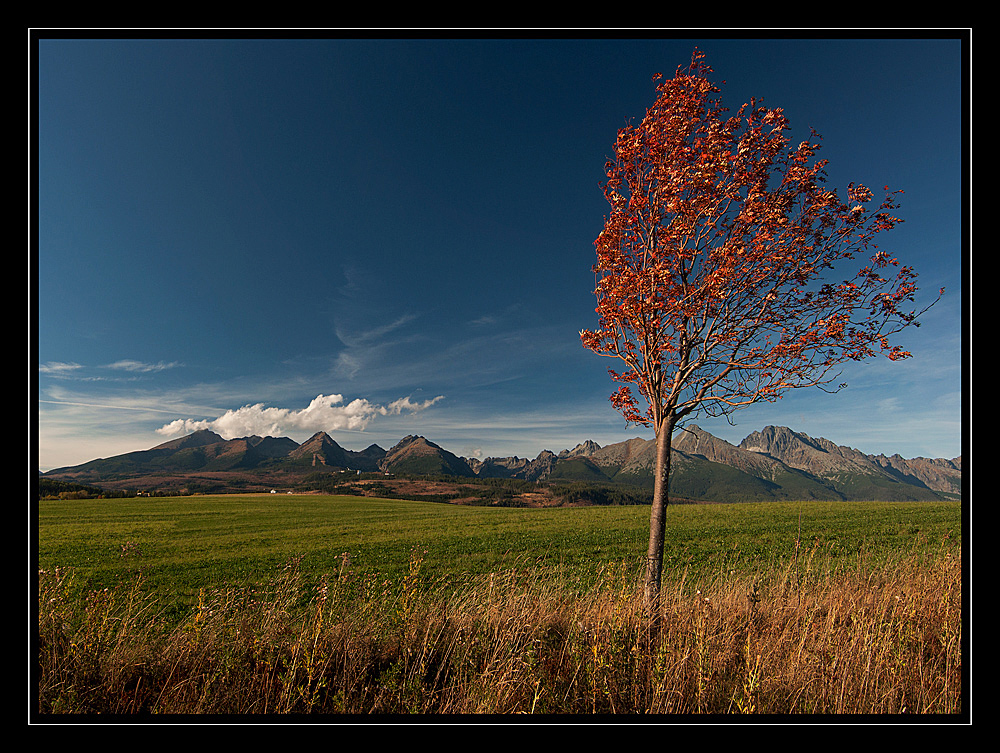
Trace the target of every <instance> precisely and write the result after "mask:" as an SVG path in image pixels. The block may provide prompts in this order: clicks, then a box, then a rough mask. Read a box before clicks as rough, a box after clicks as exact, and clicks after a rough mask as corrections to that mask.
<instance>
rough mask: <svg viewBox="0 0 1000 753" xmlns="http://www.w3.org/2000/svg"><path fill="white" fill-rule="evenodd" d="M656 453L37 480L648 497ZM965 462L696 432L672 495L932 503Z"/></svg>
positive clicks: (628, 449) (788, 433)
mask: <svg viewBox="0 0 1000 753" xmlns="http://www.w3.org/2000/svg"><path fill="white" fill-rule="evenodd" d="M655 458H656V448H655V442H654V440H652V439H642V438H634V439H629V440H626V441H623V442H618V443H615V444H610V445H607V446H604V447H601V446H600V445H598V444H597V443H596V442H593V441H590V440H587V441H585V442H582V443H581V444H578V445H577V446H576V447H574V448H573V449H570V450H563V451H562V452H559V453H558V454H557V453H553V452H550V451H548V450H544V451H542V452H541V453H540V454H539V455H538V457H536V458H534V459H529V458H519V457H516V456H515V457H504V458H492V457H491V458H486V459H484V460H479V459H475V458H464V457H460V456H458V455H455V454H454V453H452V452H449V451H448V450H446V449H444V448H442V447H440V446H438V445H436V444H434V443H433V442H431V441H429V440H428V439H426V438H425V437H422V436H415V435H411V436H407V437H404V438H403V439H402V440H400V441H399V442H398V443H397V444H396V445H395V446H393V447H392V448H390V449H389V450H384V449H382V448H381V447H379V446H378V445H375V444H373V445H371V446H369V447H368V448H366V449H364V450H361V451H353V450H347V449H344V448H343V447H341V446H340V445H338V444H337V443H336V442H335V441H334V440H333V439H332V438H330V436H329V435H328V434H326V432H322V431H321V432H318V433H317V434H315V435H313V436H312V437H310V438H309V439H308V440H306V441H305V442H303V443H302V444H298V443H296V442H295V441H294V440H292V439H290V438H288V437H259V436H251V437H243V438H239V439H228V440H227V439H224V438H223V437H221V436H219V435H218V434H216V433H214V432H212V431H209V430H202V431H197V432H194V433H193V434H190V435H187V436H185V437H182V438H180V439H175V440H172V441H169V442H166V443H164V444H161V445H158V446H156V447H153V448H152V449H149V450H140V451H136V452H129V453H125V454H123V455H117V456H115V457H111V458H102V459H97V460H92V461H90V462H87V463H83V464H82V465H77V466H72V467H66V468H57V469H54V470H51V471H48V472H47V473H44V474H41V476H40V478H52V479H58V480H61V481H70V482H74V483H78V484H89V485H93V486H98V487H102V488H107V489H123V488H132V489H135V488H144V489H147V490H158V491H166V492H184V491H189V492H190V491H246V490H248V489H257V490H260V489H264V488H266V487H269V486H270V487H274V486H281V487H282V488H294V489H296V490H298V491H305V490H308V489H309V487H310V484H314V485H315V484H316V483H317V482H318V481H319V480H322V479H324V477H329V476H330V475H331V474H347V473H350V474H354V475H358V474H381V475H383V476H385V475H392V476H407V477H441V476H448V477H454V478H458V479H469V480H473V479H519V480H522V481H530V482H539V483H548V484H559V483H564V484H590V485H599V486H616V485H621V486H628V487H630V488H646V489H650V488H651V487H652V483H653V475H654V469H655ZM962 479H963V477H962V458H961V457H957V458H953V459H950V460H949V459H941V458H938V459H928V458H914V459H905V458H903V457H901V456H900V455H898V454H896V455H891V456H885V455H867V454H864V453H862V452H860V451H858V450H855V449H852V448H849V447H842V446H839V445H837V444H834V443H833V442H831V441H829V440H827V439H814V438H812V437H810V436H808V435H806V434H802V433H799V432H795V431H792V430H791V429H788V428H786V427H777V426H768V427H765V428H764V429H762V430H761V431H755V432H753V433H751V434H750V435H749V436H747V437H746V438H745V439H744V440H743V441H742V442H741V443H740V444H739V445H733V444H730V443H728V442H726V441H724V440H722V439H719V438H718V437H715V436H713V435H711V434H709V433H708V432H705V431H703V430H702V429H700V428H699V427H698V426H688V427H685V428H684V429H682V430H681V431H679V432H678V433H677V434H676V435H675V436H674V440H673V448H672V461H671V477H670V493H671V495H673V496H678V497H683V498H686V499H690V500H696V501H714V502H734V501H766V500H772V499H854V500H868V499H879V500H931V499H941V498H956V497H961V495H962Z"/></svg>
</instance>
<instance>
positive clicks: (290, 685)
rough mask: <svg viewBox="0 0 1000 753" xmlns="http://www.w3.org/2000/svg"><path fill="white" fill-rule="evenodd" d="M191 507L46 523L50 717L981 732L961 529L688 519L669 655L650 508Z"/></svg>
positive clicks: (900, 521)
mask: <svg viewBox="0 0 1000 753" xmlns="http://www.w3.org/2000/svg"><path fill="white" fill-rule="evenodd" d="M188 502H192V501H191V500H188ZM193 502H194V504H193V505H191V506H188V507H183V506H182V507H180V508H179V507H178V505H181V502H180V501H173V502H172V503H164V504H169V505H173V506H172V507H161V508H155V507H131V506H126V507H123V508H119V509H117V511H116V510H115V508H109V507H107V506H105V507H103V508H100V507H84V508H75V509H70V508H58V507H51V508H48V509H47V510H43V511H42V512H41V513H40V527H39V532H40V546H39V549H40V552H44V553H45V558H41V556H40V563H41V570H40V572H39V577H38V639H37V649H38V650H37V657H38V665H37V680H38V700H37V711H38V712H39V713H40V714H65V713H71V714H72V713H75V714H122V715H134V714H147V713H148V714H240V715H243V714H299V713H326V714H407V713H425V714H427V713H431V714H521V713H523V714H531V713H534V714H585V713H586V714H593V713H598V714H601V713H608V714H648V713H654V714H655V713H660V714H740V713H747V714H751V713H753V714H906V713H917V714H926V713H934V714H960V713H961V712H962V711H963V697H962V679H963V674H962V673H963V654H962V645H963V641H962V638H963V633H962V619H961V615H962V578H961V575H962V570H961V536H960V527H959V529H958V531H957V532H956V531H955V530H954V528H955V523H956V520H957V514H958V508H957V506H955V505H951V506H942V507H934V506H923V507H918V508H913V509H912V510H911V509H910V508H907V507H905V506H901V507H894V506H888V507H883V506H879V505H869V506H857V505H855V506H848V507H845V506H826V505H812V506H797V507H787V508H785V509H784V510H783V511H782V510H781V508H778V507H770V506H767V507H765V506H753V505H750V506H720V507H716V508H708V507H702V508H699V509H698V510H690V511H686V510H682V509H681V508H675V509H674V513H675V516H674V518H673V519H672V523H673V528H672V532H673V534H674V535H673V543H672V545H671V549H670V553H669V555H668V564H667V568H666V573H665V578H664V583H665V586H664V603H663V611H662V614H663V622H662V627H661V629H660V631H659V632H657V633H655V634H651V633H650V631H649V630H648V626H647V625H646V623H645V621H644V618H643V614H642V610H641V609H640V607H639V601H638V598H637V595H638V591H637V589H636V587H635V586H636V581H637V573H638V569H639V568H638V567H637V566H636V564H637V563H636V562H635V559H634V554H635V551H634V549H633V550H632V551H630V552H629V553H628V556H621V552H622V551H625V550H627V549H629V547H633V546H634V542H632V539H633V538H634V537H635V536H639V537H640V538H641V534H642V527H643V525H644V524H645V521H644V520H643V519H644V516H645V515H646V514H648V508H647V509H645V510H644V509H641V508H640V509H638V510H623V509H618V510H562V511H505V512H504V514H503V515H497V516H495V517H494V516H493V513H500V512H503V511H489V510H480V511H478V512H475V511H473V512H470V511H467V510H466V511H462V510H458V509H455V508H452V507H450V506H443V505H427V504H426V503H425V504H422V505H407V504H405V503H398V502H397V503H393V504H392V506H385V507H382V506H380V505H378V504H376V505H372V504H371V503H370V502H369V504H368V506H366V507H362V508H356V509H352V510H350V511H348V508H346V507H342V506H339V505H341V501H340V500H337V499H332V498H331V499H326V500H323V499H317V500H308V501H305V500H300V501H299V502H297V503H296V504H299V503H301V504H308V505H315V506H316V507H315V508H310V509H308V510H306V509H303V510H302V511H300V512H295V510H294V508H290V507H289V508H285V509H284V510H283V512H284V513H285V515H283V516H276V515H274V514H273V513H274V508H273V505H274V504H276V502H275V501H274V500H264V501H262V502H260V504H265V505H271V506H272V507H269V508H267V509H269V510H270V511H271V517H270V518H268V520H270V521H272V524H271V525H262V520H261V518H260V517H259V516H260V514H261V510H259V509H256V510H255V511H254V512H253V513H252V514H247V517H246V518H244V517H243V512H242V511H243V510H244V509H245V508H246V507H247V506H250V505H254V504H257V502H253V501H251V500H241V501H239V502H237V503H235V504H236V507H230V508H226V507H225V505H226V504H227V503H226V502H225V501H223V500H210V499H205V500H202V501H200V502H199V501H193ZM345 504H346V503H345ZM227 509H228V510H229V512H230V514H229V516H228V517H227V516H226V515H225V514H223V513H224V511H225V510H227ZM317 511H322V515H320V516H319V517H317V515H316V513H317ZM796 511H798V513H797V512H796ZM803 511H804V512H803ZM73 512H75V513H76V516H77V523H76V525H75V526H73V525H70V524H69V521H70V519H71V518H72V513H73ZM182 512H184V513H185V514H186V515H188V516H191V517H192V518H194V519H196V521H197V522H196V523H194V524H192V523H191V519H187V520H186V521H185V518H184V515H182V514H181V513H182ZM508 513H510V514H511V516H510V517H508ZM532 513H539V515H538V516H536V517H531V514H532ZM542 513H544V514H542ZM359 514H361V515H363V517H362V519H361V520H358V518H357V516H358V515H359ZM799 514H801V515H802V518H803V519H805V521H806V524H805V525H803V524H802V523H800V522H799V518H798V515H799ZM338 516H339V517H338ZM254 519H256V526H254V525H251V521H252V520H254ZM373 519H374V520H375V521H377V523H376V522H373ZM178 520H180V521H182V522H181V523H178V522H177V521H178ZM280 521H284V523H282V522H280ZM321 521H322V522H321ZM331 521H332V522H331ZM352 521H353V522H352ZM472 521H476V525H475V526H474V527H472V523H471V522H472ZM630 521H634V522H630ZM611 523H616V524H617V525H618V526H619V528H618V529H610V525H611ZM286 524H287V525H286ZM178 525H181V526H182V527H184V530H185V531H186V532H187V534H188V535H187V536H186V537H180V536H178V533H177V531H176V530H175V527H176V526H178ZM352 525H356V526H358V528H357V529H356V530H355V532H354V533H353V534H350V535H348V533H346V532H347V531H348V528H349V526H352ZM116 527H117V528H116ZM491 527H492V528H491ZM803 528H804V529H805V532H804V533H805V534H806V535H803V532H802V529H803ZM87 529H89V530H90V538H89V541H90V544H91V546H90V548H89V549H87V548H86V547H85V546H83V541H84V538H83V537H82V535H81V534H80V531H82V530H87ZM97 531H101V532H102V533H101V536H100V537H95V535H94V534H95V532H97ZM110 531H115V532H116V533H109V532H110ZM487 531H488V532H489V535H488V536H486V535H485V533H484V532H487ZM334 533H339V534H340V538H339V539H337V541H336V544H347V545H346V546H343V547H341V546H331V545H330V544H329V542H328V541H326V539H328V538H329V537H331V536H334ZM137 534H142V535H141V536H140V535H137ZM203 537H204V538H203ZM182 539H183V541H182ZM123 540H124V541H125V543H124V544H123V543H122V541H123ZM310 540H312V541H314V542H326V543H325V544H323V545H320V544H318V543H317V544H316V546H315V547H314V548H313V550H312V551H311V552H310V554H307V555H301V554H300V555H292V556H287V549H288V548H289V547H291V548H293V549H297V550H298V551H306V548H305V544H306V543H307V542H309V541H310ZM554 540H559V541H561V542H562V543H561V544H558V545H557V544H554V543H553V541H554ZM210 541H212V542H214V544H215V548H213V547H212V546H210V545H209V542H210ZM168 542H173V543H172V544H170V543H168ZM419 542H424V543H426V542H433V543H431V544H430V545H429V546H427V547H426V548H424V547H423V546H420V545H418V543H419ZM488 542H492V543H488ZM438 545H440V547H438ZM436 549H437V550H438V552H439V553H438V555H437V559H435V554H434V552H435V550H436ZM105 550H106V551H105ZM441 550H443V551H444V552H446V555H441V554H440V551H441ZM640 551H641V547H640ZM73 552H77V553H78V555H79V556H78V557H77V559H76V561H75V562H72V553H73ZM84 552H87V554H86V556H83V553H84ZM102 552H103V554H102ZM208 552H212V553H213V554H214V556H215V557H217V558H218V560H217V562H222V563H232V562H238V563H240V567H241V568H244V569H245V570H246V571H248V572H244V570H241V569H239V568H237V569H235V570H234V569H229V568H231V564H230V565H225V564H224V565H222V566H219V565H218V564H216V565H213V566H211V567H207V568H206V567H198V566H197V565H198V563H200V562H202V561H203V560H204V559H205V557H206V554H207V553H208ZM226 552H232V553H235V552H242V553H243V554H242V556H241V557H237V556H236V555H235V554H232V556H229V555H227V554H226ZM323 552H325V554H323ZM473 552H478V554H477V555H475V556H474V555H473ZM462 553H468V554H467V555H463V554H462ZM59 555H61V556H62V557H66V558H68V559H70V560H71V562H72V564H71V566H70V567H64V566H62V565H58V566H56V565H53V564H52V558H53V557H54V556H59ZM456 555H457V559H456V558H455V557H456ZM279 556H284V559H283V560H282V561H281V562H280V563H278V564H275V565H273V566H272V565H271V564H269V563H271V562H272V561H273V560H274V559H275V558H276V557H279ZM388 560H391V562H392V567H373V566H359V564H363V563H364V562H365V561H367V562H369V563H373V562H374V563H379V562H384V561H388ZM64 561H65V560H64ZM359 561H361V562H360V563H359ZM116 562H117V564H116ZM448 562H450V567H446V566H445V565H446V563H448ZM115 567H117V579H115V577H114V576H113V575H112V574H113V573H114V572H115ZM148 573H151V574H152V577H153V579H154V580H157V582H156V583H155V584H151V582H150V580H149V578H150V575H148ZM240 573H242V574H243V575H244V576H245V577H242V578H233V577H232V576H233V575H238V574H240ZM220 575H222V576H224V577H218V576H220ZM166 576H172V577H178V578H182V576H183V578H186V579H184V580H182V582H181V590H185V591H186V590H189V589H191V588H193V589H194V590H193V596H192V598H191V599H189V600H187V601H184V603H178V602H177V601H175V600H173V599H171V598H164V593H163V582H162V580H163V578H165V577H166ZM213 578H218V579H217V580H215V582H214V583H213V582H212V579H213ZM109 581H111V582H109Z"/></svg>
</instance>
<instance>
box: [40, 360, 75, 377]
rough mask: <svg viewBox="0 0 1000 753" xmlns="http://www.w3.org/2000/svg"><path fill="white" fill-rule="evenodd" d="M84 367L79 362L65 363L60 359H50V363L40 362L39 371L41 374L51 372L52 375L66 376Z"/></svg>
mask: <svg viewBox="0 0 1000 753" xmlns="http://www.w3.org/2000/svg"><path fill="white" fill-rule="evenodd" d="M82 368H83V367H82V366H81V365H80V364H78V363H63V362H60V361H49V362H48V363H43V364H39V366H38V373H39V374H50V375H52V376H65V375H67V374H71V373H73V372H74V371H79V370H80V369H82Z"/></svg>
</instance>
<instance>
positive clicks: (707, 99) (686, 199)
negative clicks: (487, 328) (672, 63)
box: [580, 50, 944, 614]
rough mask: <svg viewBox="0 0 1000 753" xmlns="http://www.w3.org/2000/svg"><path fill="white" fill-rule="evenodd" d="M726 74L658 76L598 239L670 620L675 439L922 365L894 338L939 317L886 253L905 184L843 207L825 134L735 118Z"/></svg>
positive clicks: (601, 280) (603, 298)
mask: <svg viewBox="0 0 1000 753" xmlns="http://www.w3.org/2000/svg"><path fill="white" fill-rule="evenodd" d="M712 72H713V71H712V69H711V68H710V67H709V66H708V65H706V64H705V62H704V54H703V53H701V52H700V51H698V50H695V51H694V54H693V55H692V59H691V64H690V66H689V67H688V68H687V69H686V70H685V69H684V68H683V66H682V67H679V68H678V69H677V72H676V74H675V76H674V78H673V79H670V80H662V81H661V79H662V77H661V76H660V75H659V74H657V76H655V77H654V79H653V80H654V81H661V83H658V84H657V87H656V89H657V92H658V95H657V98H656V100H655V102H654V104H653V106H652V107H651V108H650V109H649V110H648V111H647V112H646V116H645V118H644V119H643V120H642V122H641V123H639V125H637V126H633V125H627V126H626V127H624V128H622V129H621V130H620V131H619V132H618V138H617V141H616V143H615V149H614V157H613V158H612V159H610V160H609V161H608V162H607V164H606V166H605V168H606V173H607V181H606V183H605V184H604V194H605V197H606V198H607V200H608V202H609V204H610V205H611V209H610V213H609V214H608V216H607V217H606V219H605V225H604V229H603V231H602V232H601V233H600V235H599V236H598V238H597V240H596V241H595V242H594V246H595V248H596V251H597V263H596V264H595V266H594V273H595V277H596V290H595V294H596V296H597V301H598V303H597V308H596V311H597V314H598V320H599V325H598V328H597V329H595V330H593V331H589V330H585V331H583V332H581V333H580V337H581V340H582V342H583V345H584V346H585V347H587V348H589V349H590V350H592V351H594V352H596V353H598V354H600V355H603V356H608V357H611V358H614V359H618V360H619V361H620V362H622V364H623V367H619V368H621V370H620V371H615V370H613V369H609V373H610V375H611V377H612V379H613V380H614V381H615V382H616V383H619V384H620V385H621V387H620V388H619V389H618V390H617V391H616V392H615V393H614V394H613V395H612V396H611V402H612V404H613V406H614V407H615V408H616V409H617V410H618V411H619V412H620V413H621V414H622V415H623V416H624V417H625V419H626V422H627V423H634V424H639V425H643V426H647V427H649V426H651V427H652V428H653V430H654V432H655V436H656V450H657V452H656V476H655V482H654V491H653V505H652V512H651V515H650V534H649V548H648V551H647V565H646V576H645V589H644V590H645V597H646V601H647V605H648V606H649V608H650V609H651V610H654V612H653V613H654V614H656V613H658V604H659V591H660V578H661V571H662V565H663V544H664V535H665V525H666V517H665V512H666V507H667V503H668V480H669V475H670V447H671V437H672V434H673V432H674V430H675V429H677V428H680V427H682V426H683V425H684V423H685V421H687V420H690V419H693V418H694V417H695V416H699V415H707V416H726V417H728V416H729V414H731V413H732V412H733V411H735V410H738V409H740V408H744V407H746V406H748V405H751V404H753V403H757V402H762V401H774V400H777V399H778V398H780V397H781V396H782V394H783V393H784V392H785V391H786V390H788V389H792V388H799V387H805V386H818V387H821V388H823V389H831V391H835V390H836V389H839V387H837V388H830V387H829V386H828V385H831V384H832V383H833V382H834V381H835V380H836V378H837V373H836V371H837V369H838V367H839V366H840V365H842V364H844V363H846V362H848V361H861V360H864V359H867V358H870V357H873V356H877V355H879V354H884V355H885V356H887V357H888V358H889V359H891V360H894V361H895V360H899V359H903V358H907V357H909V355H910V354H909V353H907V352H906V351H904V350H902V349H901V348H900V347H899V346H897V345H892V344H890V342H889V338H890V337H891V336H892V335H894V334H897V333H898V332H900V331H901V330H902V329H904V328H905V327H908V326H910V325H918V324H919V323H918V322H917V321H916V318H917V317H918V316H919V314H920V313H923V312H922V311H921V312H916V311H904V310H903V309H904V307H905V306H907V305H908V304H909V303H911V302H913V301H914V296H915V293H916V290H917V288H916V285H915V279H916V273H915V272H914V271H913V269H912V268H910V267H907V266H901V265H900V264H899V262H898V261H897V260H896V259H893V258H891V257H890V256H888V255H887V254H886V253H884V252H883V251H881V250H879V249H878V247H877V246H876V245H875V244H874V243H873V239H874V238H875V236H876V235H877V234H878V233H881V232H885V231H887V230H890V229H892V228H893V227H894V226H895V225H896V224H897V223H898V222H901V220H899V219H898V218H896V217H894V216H893V211H894V210H896V209H898V204H897V203H896V200H897V195H898V194H900V193H902V192H901V191H895V192H889V189H888V187H886V189H885V191H886V195H885V199H884V200H883V201H882V202H881V204H879V205H877V206H873V205H872V200H873V194H872V192H871V191H870V190H869V189H867V188H865V187H864V186H862V185H855V184H850V185H849V186H848V187H847V191H846V199H842V198H841V197H840V196H838V194H837V192H836V191H832V190H828V189H827V188H825V187H824V183H825V177H826V175H825V171H824V168H825V166H826V161H825V160H820V159H817V158H816V154H817V152H818V150H819V148H820V144H819V141H820V137H819V135H818V134H817V133H816V132H815V131H811V132H810V138H809V139H807V140H805V141H802V142H801V143H800V144H798V146H791V145H790V141H789V138H788V136H787V134H786V132H787V131H789V130H790V127H789V124H788V121H787V119H786V118H785V116H784V115H783V113H782V111H781V110H780V109H770V108H767V107H764V106H763V104H762V103H761V102H759V101H757V100H751V101H750V102H749V103H748V104H745V105H743V107H741V108H740V109H739V111H738V112H737V113H736V115H734V116H730V115H729V111H728V110H727V109H726V108H724V107H722V105H721V101H720V99H719V98H718V97H717V94H718V92H719V89H718V88H717V87H716V86H715V85H713V84H712V83H711V81H710V80H709V75H710V74H711V73H712ZM859 255H863V257H864V259H865V260H866V261H867V263H865V264H864V266H861V267H860V269H858V270H857V272H856V273H855V274H854V275H853V277H851V278H849V279H845V280H842V281H833V282H831V281H827V277H828V276H830V275H831V274H832V273H833V272H834V270H835V268H837V267H838V266H840V265H843V264H845V263H849V264H850V265H851V267H852V268H857V267H856V265H855V264H854V263H851V261H852V260H854V259H855V257H857V256H859ZM941 292H942V293H943V292H944V291H943V289H942V291H941ZM931 305H933V303H932V304H931ZM924 310H926V309H924ZM842 386H844V385H840V387H842ZM640 401H641V403H640ZM643 405H644V406H645V410H643V409H642V406H643Z"/></svg>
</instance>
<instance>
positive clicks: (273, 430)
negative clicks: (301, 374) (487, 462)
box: [156, 395, 444, 439]
mask: <svg viewBox="0 0 1000 753" xmlns="http://www.w3.org/2000/svg"><path fill="white" fill-rule="evenodd" d="M443 399H444V396H443V395H439V396H438V397H435V398H432V399H430V400H425V401H423V402H414V401H413V400H411V399H410V397H404V398H400V399H398V400H395V401H393V402H391V403H389V404H388V405H378V404H375V403H372V402H369V401H368V400H366V399H365V398H356V399H354V400H352V401H351V402H349V403H345V402H344V398H343V396H342V395H318V396H317V397H316V398H315V399H313V401H312V402H311V403H309V405H308V406H306V407H305V408H303V409H301V410H294V409H291V408H274V407H268V406H266V405H265V404H264V403H257V404H255V405H244V406H243V407H242V408H237V409H236V410H227V411H226V412H225V413H223V414H222V415H221V416H219V417H218V418H213V419H177V420H176V421H171V422H170V423H168V424H166V425H164V426H162V427H160V428H159V429H157V430H156V431H157V433H158V434H162V435H164V436H177V435H181V434H187V433H189V432H192V431H198V430H201V429H210V430H212V431H214V432H216V433H217V434H219V435H221V436H222V437H224V438H226V439H232V438H234V437H245V436H251V435H254V434H256V435H261V436H283V435H287V434H292V433H298V432H304V431H305V432H311V433H315V432H318V431H328V432H329V431H363V430H364V429H365V427H366V426H368V424H369V423H370V422H371V421H372V420H373V419H375V418H376V417H378V416H392V415H400V414H402V413H419V412H420V411H423V410H426V409H427V408H430V407H431V406H432V405H434V404H435V403H437V402H438V401H440V400H443Z"/></svg>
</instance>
